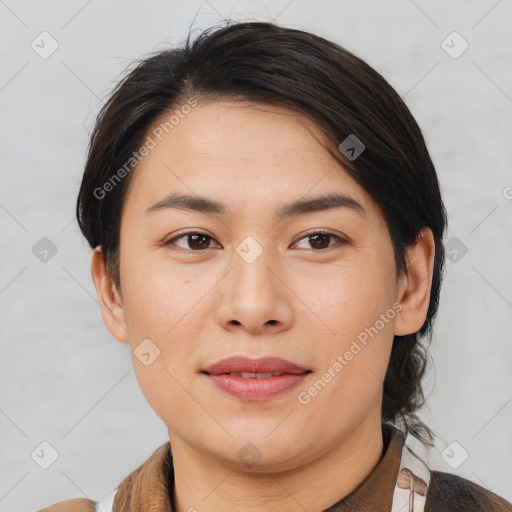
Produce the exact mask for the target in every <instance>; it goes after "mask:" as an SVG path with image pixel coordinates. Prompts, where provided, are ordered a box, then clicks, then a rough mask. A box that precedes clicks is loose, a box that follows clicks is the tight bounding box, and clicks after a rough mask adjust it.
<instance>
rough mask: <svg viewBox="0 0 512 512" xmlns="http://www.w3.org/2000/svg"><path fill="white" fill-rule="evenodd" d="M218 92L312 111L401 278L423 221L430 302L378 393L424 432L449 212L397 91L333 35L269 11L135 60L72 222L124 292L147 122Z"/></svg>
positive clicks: (401, 342) (402, 340)
mask: <svg viewBox="0 0 512 512" xmlns="http://www.w3.org/2000/svg"><path fill="white" fill-rule="evenodd" d="M216 101H220V102H223V101H232V102H241V103H243V102H251V103H253V104H259V105H263V106H268V107H275V108H284V109H287V110H288V111H290V112H295V113H297V114H299V115H301V116H303V117H304V119H307V120H309V121H310V122H311V123H313V125H314V126H315V127H316V128H318V130H319V132H320V133H321V134H322V136H323V138H324V142H325V150H326V152H327V153H329V154H330V155H331V156H332V158H333V159H334V160H336V161H337V162H339V164H340V165H341V166H342V167H343V168H344V169H345V170H346V171H347V172H348V174H349V175H350V176H351V178H352V179H353V180H354V181H355V182H356V183H357V184H358V185H359V186H360V187H361V188H362V189H363V190H364V191H365V192H366V193H367V194H368V195H369V196H370V197H371V198H372V200H373V201H374V202H375V204H376V205H377V206H378V208H379V210H380V211H381V213H382V216H383V218H384V219H385V222H386V225H387V228H388V231H389V236H390V239H391V242H392V247H393V253H394V258H395V263H396V277H397V278H398V276H400V275H401V274H403V273H404V272H405V271H406V268H407V260H406V254H407V248H408V247H411V246H412V245H414V243H415V242H416V241H417V239H418V236H419V235H420V234H421V230H422V228H429V229H430V230H431V232H432V235H433V240H434V242H435V258H434V264H433V272H432V277H431V288H430V300H429V305H428V311H427V313H426V317H425V321H424V323H423V325H421V327H420V328H419V329H418V331H417V332H414V333H409V334H405V335H395V337H394V341H393V345H392V351H391V356H390V360H389V365H388V368H387V373H386V377H385V381H384V395H383V403H382V417H383V419H384V420H388V421H396V420H398V419H402V420H403V421H404V423H405V424H406V426H407V428H409V429H410V430H411V431H412V432H413V433H415V434H418V435H419V434H421V433H422V432H423V433H428V432H427V431H426V430H425V428H424V426H423V425H422V424H421V422H419V421H418V420H417V418H415V415H414V412H415V411H416V410H417V408H418V407H419V406H420V405H421V403H422V399H423V394H422V388H421V382H420V381H421V377H422V376H423V374H424V371H425V365H426V357H427V355H426V350H425V347H424V346H422V343H421V340H422V339H425V338H426V336H427V335H428V334H429V333H430V331H431V328H432V322H433V318H434V316H435V314H436V312H437V308H438V301H439V292H440V284H441V277H442V269H443V261H444V249H443V244H442V238H443V234H444V230H445V224H446V215H445V210H444V206H443V203H442V199H441V195H440V191H439V185H438V180H437V177H436V173H435V169H434V166H433V164H432V161H431V159H430V156H429V154H428V151H427V148H426V145H425V142H424V139H423V136H422V134H421V131H420V129H419V127H418V125H417V123H416V122H415V120H414V119H413V117H412V115H411V114H410V112H409V110H408V109H407V107H406V105H405V104H404V102H403V101H402V99H401V98H400V96H399V95H398V94H397V93H396V92H395V91H394V90H393V89H392V87H391V86H390V85H389V84H388V83H387V82H386V81H385V79H384V78H383V77H382V76H381V75H380V74H378V73H377V72H376V71H375V70H373V69H372V68H371V67H370V66H368V65H367V64H366V63H365V62H364V61H362V60H361V59H359V58H358V57H356V56H354V55H353V54H351V53H350V52H348V51H346V50H345V49H343V48H341V47H340V46H338V45H336V44H334V43H332V42H330V41H327V40H325V39H322V38H320V37H318V36H315V35H313V34H310V33H307V32H304V31H300V30H294V29H288V28H284V27H279V26H277V25H275V24H271V23H235V24H230V25H228V26H226V27H223V28H221V29H218V30H215V31H213V30H207V31H205V32H204V33H202V34H201V35H200V36H199V37H197V38H196V39H195V40H194V41H191V40H190V36H189V38H188V39H187V41H186V44H185V45H184V46H183V47H182V48H178V49H171V50H165V51H162V52H159V53H157V54H156V55H154V56H152V57H150V58H147V59H144V60H142V61H141V62H140V63H138V64H137V66H136V67H135V68H134V69H133V70H132V71H131V72H130V73H129V74H128V75H127V76H126V77H125V78H124V79H123V80H122V81H121V82H120V84H119V85H118V86H117V87H116V89H115V90H114V92H113V93H112V95H111V96H110V98H109V100H108V101H107V103H106V104H105V106H104V107H103V109H102V111H101V113H100V115H99V116H98V120H97V123H96V126H95V129H94V131H93V134H92V137H91V143H90V147H89V153H88V158H87V163H86V167H85V172H84V176H83V181H82V185H81V188H80V193H79V197H78V202H77V217H78V222H79V226H80V229H81V230H82V233H83V234H84V236H85V237H86V239H87V241H88V242H89V244H90V246H91V248H96V247H98V246H101V249H102V254H103V257H104V258H105V261H106V266H107V269H108V274H109V276H110V277H111V279H112V282H113V283H114V285H115V286H116V289H117V290H118V291H119V293H120V294H121V295H122V290H123V280H122V275H121V273H120V259H121V258H122V254H120V232H121V219H122V213H123V207H124V205H125V198H126V194H127V191H128V190H129V187H130V183H131V182H132V180H133V179H134V175H135V174H136V173H137V170H138V166H139V164H141V163H143V162H144V158H145V157H144V155H142V154H141V152H140V149H141V147H143V146H144V144H145V142H146V141H148V139H147V138H148V136H150V135H151V134H153V139H155V138H156V139H158V136H157V135H156V134H155V132H154V130H155V129H158V126H159V125H158V124H155V123H157V122H158V121H160V122H167V123H170V124H171V125H172V124H174V123H173V121H172V120H171V119H170V116H171V115H173V112H174V111H176V110H177V112H175V115H176V116H178V117H181V115H186V112H185V110H184V108H183V106H185V105H189V106H190V108H193V105H194V102H195V104H199V105H201V104H202V102H205V103H214V102H216ZM187 111H188V110H187ZM164 120H166V121H164ZM164 132H165V133H162V132H157V133H160V135H161V136H162V138H164V137H167V136H172V133H173V130H172V128H169V127H168V128H167V129H164ZM351 135H355V136H356V137H357V139H358V140H359V141H361V142H362V143H363V144H364V151H362V153H361V154H360V155H359V156H357V158H355V159H354V160H350V159H349V158H347V155H346V154H343V153H342V152H341V151H340V150H339V149H338V146H339V145H340V143H342V142H343V141H344V140H346V139H347V137H349V136H351ZM158 142H159V140H156V143H157V144H158ZM130 159H132V160H131V161H130ZM131 164H133V165H131ZM120 169H124V170H125V172H119V170H120ZM115 176H117V178H115Z"/></svg>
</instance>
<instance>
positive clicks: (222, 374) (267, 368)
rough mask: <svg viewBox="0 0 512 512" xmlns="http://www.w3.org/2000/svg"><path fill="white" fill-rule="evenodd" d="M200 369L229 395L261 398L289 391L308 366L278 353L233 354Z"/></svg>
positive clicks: (245, 398) (305, 372) (254, 399)
mask: <svg viewBox="0 0 512 512" xmlns="http://www.w3.org/2000/svg"><path fill="white" fill-rule="evenodd" d="M200 373H202V374H204V375H205V376H206V377H207V378H208V379H209V380H210V381H211V382H212V383H213V384H214V385H215V387H216V388H217V389H219V390H221V391H222V392H224V393H226V394H228V395H230V396H232V397H235V398H238V399H241V400H244V401H263V400H270V399H273V398H276V397H277V396H279V395H281V394H283V393H285V392H287V391H291V390H292V389H293V388H295V387H297V386H298V385H299V384H300V383H301V382H302V381H303V380H304V379H305V378H306V376H307V375H308V374H309V373H311V370H309V369H306V368H304V367H302V366H300V365H298V364H295V363H293V362H291V361H287V360H286V359H281V358H277V357H264V358H259V359H250V358H247V357H243V356H235V357H230V358H227V359H223V360H221V361H219V362H217V363H215V364H213V365H211V366H209V367H208V368H207V369H205V370H202V371H201V372H200Z"/></svg>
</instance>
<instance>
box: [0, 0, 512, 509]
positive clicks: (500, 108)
mask: <svg viewBox="0 0 512 512" xmlns="http://www.w3.org/2000/svg"><path fill="white" fill-rule="evenodd" d="M194 17H195V19H194ZM225 18H231V19H233V20H246V21H249V20H263V21H270V20H272V19H274V20H275V21H276V22H277V23H279V24H282V25H284V26H288V27H295V28H301V29H305V30H309V31H312V32H314V33H316V34H319V35H321V36H324V37H327V38H329V39H332V40H334V41H335V42H337V43H339V44H341V45H343V46H345V47H346V48H347V49H349V50H351V51H353V52H354V53H356V54H357V55H359V56H361V57H362V58H363V59H365V60H366V61H367V62H368V63H369V64H370V65H372V66H373V67H374V68H375V69H377V70H378V71H379V72H380V73H382V74H383V75H384V76H385V77H386V78H387V79H388V81H389V82H390V83H391V84H392V85H393V86H394V87H395V88H396V90H397V91H398V92H399V93H400V95H402V96H403V97H404V99H405V101H406V103H407V105H408V106H409V108H410V109H411V111H412V113H413V115H414V116H415V117H416V119H417V121H418V123H419V124H420V126H421V128H422V131H423V133H424V135H425V138H426V141H427V144H428V148H429V151H430V152H431V156H432V158H433V161H434V163H435V165H436V168H437V171H438V174H439V179H440V182H441V186H442V192H443V194H444V200H445V203H446V207H447V210H448V213H449V232H448V236H447V239H446V242H447V243H448V248H449V251H448V255H449V258H450V259H449V260H448V261H447V269H446V277H445V282H444V285H443V292H442V298H441V306H440V312H439V315H438V318H437V321H436V326H435V335H434V338H433V342H432V354H433V358H434V368H433V369H432V370H431V371H430V373H429V375H428V378H427V379H426V389H427V391H428V395H429V398H428V402H427V406H426V407H425V408H424V409H423V411H422V414H421V415H422V417H423V418H424V419H425V420H426V421H427V422H428V423H429V424H430V425H431V426H432V428H433V429H434V431H435V432H436V433H437V443H436V448H435V450H433V452H432V458H431V463H432V465H433V467H435V468H437V469H440V470H442V471H448V472H453V473H456V474H459V475H462V476H464V477H466V478H469V479H471V480H473V481H475V482H477V483H479V484H480V485H482V486H484V487H486V488H488V489H491V490H492V491H494V492H497V493H499V494H501V495H502V496H504V497H505V498H507V499H508V500H512V435H511V433H512V371H511V360H512V342H511V341H512V340H511V336H510V331H511V328H512V314H511V313H512V268H511V261H512V258H511V248H512V199H511V198H512V188H511V187H512V173H511V162H512V154H511V153H512V149H511V148H512V144H511V143H510V141H511V140H512V137H511V135H512V133H511V132H512V130H511V114H512V66H510V62H512V60H511V57H512V44H511V43H512V41H511V31H510V23H511V21H512V1H510V0H501V1H496V0H490V1H482V0H479V1H466V0H464V1H451V2H444V1H441V0H439V1H420V0H416V1H414V2H413V1H412V0H393V1H389V0H388V1H386V2H382V1H369V0H366V1H357V2H356V1H347V0H338V1H312V0H309V1H307V0H291V1H290V0H272V1H270V0H267V1H266V2H261V1H239V2H235V1H234V0H230V1H228V0H225V1H222V0H209V1H204V2H199V1H187V2H185V1H182V2H179V1H171V0H165V1H160V0H153V1H146V2H137V1H135V0H129V1H128V0H124V1H120V0H119V1H114V0H108V1H100V0H89V1H85V0H72V1H67V2H64V1H61V2H57V1H44V2H37V3H36V2H29V1H17V0H2V1H0V23H1V28H0V42H1V61H0V150H1V166H0V172H1V175H0V236H1V241H0V244H1V245H0V247H1V253H0V254H1V265H0V315H1V323H0V329H1V331H0V336H1V359H0V441H1V443H0V450H1V452H0V511H9V512H17V511H31V510H35V509H38V508H42V507H43V506H46V505H48V504H50V503H55V502H57V501H60V500H63V499H68V498H72V497H89V498H91V499H94V500H99V499H100V498H101V497H103V496H104V495H105V494H107V493H108V492H109V491H111V490H112V489H113V488H114V487H116V486H117V485H118V484H119V483H120V482H121V480H122V479H123V478H124V477H125V476H127V474H128V473H129V472H131V471H132V470H133V469H135V468H136V467H138V466H139V465H140V464H141V463H142V462H144V461H145V460H146V459H147V458H148V457H149V456H150V455H151V453H152V452H153V451H154V450H155V449H156V448H157V447H158V446H159V445H160V444H162V443H164V442H166V441H167V440H168V438H167V430H166V427H165V426H164V424H163V423H162V422H161V420H160V419H159V418H158V417H157V416H156V414H155V413H154V412H153V411H152V409H151V408H150V407H149V406H148V405H147V403H146V402H145V400H144V398H143V396H142V394H141V392H140V391H139V388H138V385H137V383H136V380H135V377H134V374H133V371H132V369H131V362H130V354H129V352H128V350H129V349H128V347H127V346H126V345H121V344H120V343H118V342H117V341H115V340H114V339H113V338H112V337H111V336H110V334H109V333H108V331H107V330H106V328H105V327H104V326H103V323H102V320H101V316H100V310H99V306H98V303H97V301H96V296H95V290H94V287H93V284H92V280H91V277H90V270H89V268H90V249H89V248H88V246H87V244H86V242H85V240H84V239H83V238H82V237H81V235H80V233H79V230H78V226H77V223H76V221H75V220H74V207H75V200H76V194H77V190H78V186H79V183H80V179H81V174H82V170H83V164H84V158H85V150H86V146H87V143H88V136H89V134H90V132H91V129H92V125H93V122H94V118H95V115H96V114H97V112H98V110H99V108H100V106H101V105H102V104H103V101H104V99H105V98H106V96H107V94H108V92H109V91H110V90H111V89H112V87H113V85H114V83H115V81H116V80H118V79H119V77H120V76H121V75H122V72H123V70H124V69H126V67H127V66H128V65H129V64H130V62H132V61H133V60H134V59H136V58H139V57H141V56H143V55H145V54H147V53H149V52H153V51H155V50H159V49H163V48H166V47H169V46H172V45H177V44H180V43H181V42H183V41H184V39H185V37H186V35H187V31H188V27H189V26H190V25H191V24H192V21H193V20H194V21H193V27H194V31H196V32H199V31H200V30H202V29H204V28H207V27H208V26H210V25H211V24H217V23H219V21H221V20H222V19H225ZM43 32H46V33H47V34H42V33H43ZM453 32H457V34H453ZM41 41H43V42H41ZM443 41H444V42H443ZM55 45H58V47H56V49H55V51H54V52H53V53H51V54H50V55H49V53H50V52H51V50H53V49H54V47H55ZM466 45H467V48H466ZM42 239H43V240H42ZM38 244H39V245H38ZM44 251H47V252H44ZM41 443H48V444H49V445H48V444H43V445H42V444H41ZM42 453H44V457H43V456H42V455H41V454H42ZM37 454H40V457H39V459H38V457H37ZM443 454H444V455H443ZM52 455H55V456H56V457H57V458H56V460H55V461H54V462H53V463H52V464H51V465H50V466H49V467H48V468H47V469H44V468H43V467H41V464H43V465H44V464H48V463H49V462H51V460H52ZM42 459H44V460H42ZM455 466H457V467H455Z"/></svg>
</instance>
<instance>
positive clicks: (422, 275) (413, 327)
mask: <svg viewBox="0 0 512 512" xmlns="http://www.w3.org/2000/svg"><path fill="white" fill-rule="evenodd" d="M434 257H435V242H434V235H433V234H432V230H431V229H430V228H423V229H422V230H421V231H420V233H419V234H418V237H417V238H416V242H415V243H414V245H413V246H411V247H409V248H408V250H407V252H406V257H405V261H406V264H407V270H406V272H405V273H403V274H402V275H401V276H400V278H399V292H398V302H400V303H401V305H402V309H401V310H400V311H399V313H398V315H397V317H396V322H395V334H396V335H398V336H405V335H406V334H412V333H414V332H417V331H419V330H420V328H421V326H422V325H423V323H424V322H425V318H426V317H427V311H428V305H429V302H430V290H431V288H432V272H433V270H434Z"/></svg>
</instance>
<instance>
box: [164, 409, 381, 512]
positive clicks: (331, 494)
mask: <svg viewBox="0 0 512 512" xmlns="http://www.w3.org/2000/svg"><path fill="white" fill-rule="evenodd" d="M171 446H172V455H173V466H174V475H175V481H174V490H173V501H174V506H175V509H176V512H194V511H195V512H197V511H199V510H200V511H201V512H203V511H204V512H221V511H225V510H231V511H234V512H245V511H251V512H259V511H265V512H274V511H275V512H278V511H279V512H292V511H293V512H295V511H296V510H317V511H320V510H324V509H325V508H328V507H329V506H330V505H333V504H334V503H336V502H337V501H339V500H341V499H342V498H344V497H345V496H347V495H348V494H350V493H351V492H352V491H353V490H355V489H356V488H357V487H358V485H359V484H360V483H362V482H363V480H365V478H366V477H367V476H368V475H369V474H370V473H371V471H372V470H373V469H374V467H375V466H376V465H377V463H378V462H379V460H380V458H381V456H382V451H383V441H382V431H381V423H380V418H379V421H378V422H375V421H373V422H372V423H370V424H368V425H367V424H361V425H359V426H358V427H357V428H354V429H353V430H352V431H351V433H350V434H349V435H348V436H347V437H346V438H344V439H343V440H342V441H340V442H339V443H338V444H337V445H336V446H334V447H333V448H332V449H331V450H329V451H328V452H327V453H324V454H321V455H320V456H318V457H317V458H316V459H314V460H311V461H310V462H309V463H307V464H306V465H302V466H300V467H296V468H294V469H290V470H286V471H272V468H270V467H269V468H268V470H267V471H265V472H263V473H262V472H259V473H256V472H250V471H248V470H247V469H246V470H243V469H239V468H237V467H234V466H230V465H228V464H224V463H222V461H219V459H217V458H213V457H209V456H207V455H205V454H204V452H198V451H196V450H195V449H193V448H191V447H190V446H189V445H187V444H186V443H184V442H182V441H181V439H179V438H175V437H173V438H172V439H171Z"/></svg>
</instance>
